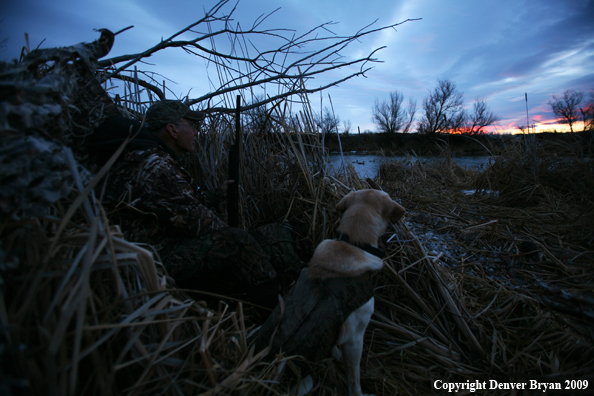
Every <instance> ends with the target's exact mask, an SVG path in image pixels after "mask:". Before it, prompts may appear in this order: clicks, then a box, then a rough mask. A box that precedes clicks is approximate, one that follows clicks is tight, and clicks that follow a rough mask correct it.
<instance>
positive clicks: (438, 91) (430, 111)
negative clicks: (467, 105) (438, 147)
mask: <svg viewBox="0 0 594 396" xmlns="http://www.w3.org/2000/svg"><path fill="white" fill-rule="evenodd" d="M463 106H464V98H463V95H462V93H461V92H458V90H457V89H456V84H454V83H453V82H451V81H449V80H438V82H437V87H435V89H434V90H433V92H430V93H429V96H427V97H426V98H425V99H424V100H423V112H424V113H423V117H422V118H421V121H420V122H419V126H418V131H419V132H420V133H426V134H433V133H444V132H451V131H457V130H460V129H461V128H462V126H463V125H464V120H465V118H466V114H465V111H464V108H463Z"/></svg>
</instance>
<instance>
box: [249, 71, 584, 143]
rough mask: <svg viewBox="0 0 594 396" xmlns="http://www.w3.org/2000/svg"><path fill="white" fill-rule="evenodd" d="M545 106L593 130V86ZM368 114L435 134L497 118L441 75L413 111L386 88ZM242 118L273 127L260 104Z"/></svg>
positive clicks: (330, 121) (327, 124)
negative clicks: (469, 101)
mask: <svg viewBox="0 0 594 396" xmlns="http://www.w3.org/2000/svg"><path fill="white" fill-rule="evenodd" d="M261 101H262V99H261V98H257V99H256V100H255V102H256V103H258V102H261ZM548 104H549V106H550V107H551V109H552V111H553V113H554V114H555V115H556V116H557V121H558V122H560V123H563V124H568V125H569V128H570V131H571V132H574V128H575V125H576V123H579V122H583V130H584V131H588V130H594V89H593V90H592V91H591V92H590V93H589V96H586V95H585V94H584V93H583V92H581V91H579V90H575V89H568V90H566V91H564V92H563V94H562V95H559V96H558V95H552V99H551V100H549V101H548ZM371 113H372V118H371V120H372V121H373V123H374V124H375V125H376V127H377V131H378V132H383V133H388V134H392V133H409V132H415V131H416V132H418V133H421V134H427V135H429V134H438V133H464V134H470V135H478V134H482V133H485V131H486V128H487V127H489V126H492V125H495V124H496V123H497V122H498V121H499V120H500V119H501V118H500V117H499V116H498V115H497V114H495V113H494V112H493V111H492V110H491V109H490V108H489V106H488V105H487V103H486V102H485V100H484V99H483V98H476V99H475V100H474V102H473V104H472V107H471V108H470V109H466V108H465V107H464V95H463V94H462V92H460V91H459V90H458V89H457V87H456V84H455V83H453V82H452V81H450V80H447V79H446V80H438V82H437V86H436V87H435V88H434V89H433V90H432V91H430V92H429V93H428V95H427V97H425V98H424V99H423V102H422V108H421V110H420V111H418V109H417V102H416V101H415V100H413V99H409V100H408V101H407V102H406V103H405V100H404V95H403V94H402V93H401V92H398V91H392V92H390V94H389V96H388V98H387V99H384V100H378V99H376V100H375V102H374V104H373V106H372V109H371ZM417 113H419V114H418V115H419V117H417ZM313 116H314V120H313V123H314V124H315V127H317V131H318V132H321V133H323V134H324V135H330V134H333V133H335V134H336V133H339V132H341V133H346V134H348V133H350V132H351V129H352V125H351V122H350V121H349V120H342V121H341V119H340V117H339V116H338V115H336V114H335V113H334V110H333V109H332V107H324V108H323V109H322V110H321V111H320V112H319V113H314V114H313ZM248 118H249V119H250V120H251V123H252V125H258V127H257V128H255V129H257V130H261V131H264V130H266V131H272V130H273V129H274V128H273V120H272V118H273V117H270V113H269V112H268V111H266V108H265V107H257V108H254V109H252V110H251V111H249V113H248ZM288 121H289V122H288V123H285V124H288V126H289V127H290V129H292V130H295V131H297V130H303V129H301V125H300V122H299V120H298V119H296V118H295V119H294V117H292V116H290V117H289V120H288ZM265 124H266V125H265ZM264 125H265V126H264ZM285 126H287V125H285ZM520 128H522V127H520Z"/></svg>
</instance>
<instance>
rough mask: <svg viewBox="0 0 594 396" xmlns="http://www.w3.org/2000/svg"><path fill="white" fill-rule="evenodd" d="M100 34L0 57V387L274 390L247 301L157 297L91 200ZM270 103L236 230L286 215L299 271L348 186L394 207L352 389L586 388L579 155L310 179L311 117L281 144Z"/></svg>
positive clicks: (396, 166)
mask: <svg viewBox="0 0 594 396" xmlns="http://www.w3.org/2000/svg"><path fill="white" fill-rule="evenodd" d="M103 33H104V34H106V36H105V37H104V36H102V39H100V40H99V41H98V42H96V43H93V44H90V45H79V46H75V47H69V48H67V49H61V50H62V51H70V52H67V54H68V56H66V57H65V56H64V53H61V54H59V56H54V55H55V54H51V53H31V54H30V56H29V57H28V58H26V59H25V61H24V62H21V63H19V64H15V65H8V64H3V65H2V69H1V71H2V74H1V76H0V78H1V81H2V89H3V92H4V93H5V94H4V95H3V99H2V109H3V112H2V113H1V116H2V119H0V125H1V133H2V143H1V146H0V155H1V158H2V164H3V166H2V170H1V172H2V174H1V177H2V187H1V188H0V205H1V210H2V212H1V213H2V218H1V228H0V242H1V245H0V259H1V264H0V276H1V283H0V292H1V293H0V320H1V323H2V327H1V332H0V368H1V370H2V371H1V373H0V378H1V382H2V383H1V384H0V389H1V390H2V392H3V393H7V394H11V393H12V394H40V395H41V394H55V395H78V394H85V395H116V394H117V395H144V394H166V395H190V394H201V395H217V394H221V395H223V394H224V395H281V394H286V393H287V389H288V386H289V385H290V380H289V379H288V378H289V376H287V375H286V374H287V372H290V371H294V370H295V371H296V368H295V366H294V365H293V362H294V360H295V359H299V358H298V357H285V356H278V357H277V359H276V360H275V361H274V362H272V363H263V362H261V361H260V357H261V354H260V355H257V354H255V353H254V351H253V349H252V348H251V345H249V343H248V342H247V341H246V339H247V335H248V334H249V332H250V331H251V330H253V329H254V328H255V327H256V326H257V325H259V323H257V322H256V320H255V318H256V316H255V315H252V314H251V312H253V311H252V310H253V308H252V307H250V306H249V305H247V304H243V303H241V302H239V303H236V302H231V301H230V300H228V299H224V300H223V301H222V302H220V303H218V305H215V306H212V305H211V306H208V305H207V304H206V303H204V302H202V301H201V295H200V294H198V293H195V292H193V291H191V290H180V289H178V288H176V287H175V283H174V281H173V280H172V279H171V278H170V277H169V276H168V274H167V273H166V271H165V269H164V267H163V265H162V263H161V261H160V258H159V256H158V254H157V253H156V252H155V251H154V249H153V248H152V247H151V246H147V245H141V244H138V243H135V242H134V241H128V240H126V239H125V238H124V237H123V233H122V230H120V228H119V226H118V224H113V223H112V221H111V219H110V217H109V215H108V214H106V212H105V210H104V208H103V206H102V205H101V200H100V194H99V193H98V192H100V191H101V185H102V183H103V182H104V177H105V175H106V174H107V172H108V170H109V167H110V166H111V164H112V163H113V161H114V160H115V157H114V158H112V160H110V161H109V162H108V163H107V164H106V165H105V166H104V167H103V168H101V169H93V173H94V174H91V173H90V172H89V171H87V170H86V169H85V167H83V166H82V165H81V163H83V164H86V162H85V161H86V159H85V157H84V155H83V153H82V151H81V150H80V147H82V146H83V145H82V142H84V136H85V135H86V134H88V133H90V132H91V131H92V130H93V128H94V127H95V126H96V125H97V124H98V123H99V122H100V121H101V120H102V119H103V118H104V117H105V116H106V114H109V113H111V112H113V111H114V108H115V105H113V103H111V101H110V100H109V99H108V98H107V99H106V96H105V95H104V94H103V93H102V90H100V89H97V84H95V82H96V81H97V80H95V79H94V73H95V70H94V66H93V65H94V63H93V59H94V58H97V57H100V56H101V54H102V53H103V48H104V46H111V44H110V40H109V35H107V33H105V32H103ZM112 42H113V40H111V43H112ZM56 59H62V60H64V61H63V62H57V61H56ZM81 87H85V88H84V89H82V88H81ZM93 87H94V88H93ZM99 88H101V87H100V86H99ZM131 97H133V96H131ZM302 100H303V102H307V98H302ZM283 103H285V102H281V103H280V104H278V105H277V106H275V109H276V110H275V113H274V114H273V115H272V116H271V118H272V119H273V120H274V122H275V124H276V125H278V126H279V130H278V131H275V132H273V133H258V132H257V131H252V132H251V133H248V134H247V135H246V138H245V145H244V149H243V150H244V156H243V163H242V177H241V186H242V193H241V200H242V202H241V205H240V207H241V208H242V212H241V213H240V219H241V226H242V227H244V228H253V227H257V226H258V225H259V224H265V223H270V222H283V221H284V222H287V223H288V224H290V225H291V227H292V229H293V231H294V234H295V237H296V239H297V240H298V242H299V246H300V254H301V256H302V259H303V260H304V261H306V260H307V258H308V257H309V256H310V255H311V253H312V252H313V248H314V247H315V245H317V243H319V242H320V241H321V240H322V239H324V238H327V237H330V236H331V235H332V233H333V231H334V229H335V227H336V225H337V221H338V219H337V217H336V214H335V212H334V207H335V205H336V204H337V203H338V202H339V200H340V199H341V198H342V197H343V196H344V195H345V194H347V193H348V192H349V191H351V190H353V189H361V188H369V187H370V185H373V186H374V187H376V188H377V187H381V188H383V189H384V190H386V191H388V192H389V193H390V194H391V195H392V197H394V198H396V199H398V200H400V201H401V202H402V204H403V206H405V207H406V208H407V209H408V210H409V212H410V216H409V220H407V221H406V222H403V223H400V224H398V225H395V226H394V227H393V229H391V230H390V232H389V233H388V234H387V235H386V236H385V238H384V241H383V244H384V248H385V250H386V252H387V259H386V261H385V263H386V265H385V268H384V270H382V271H381V272H380V273H379V274H377V275H376V276H375V281H376V314H375V315H374V317H373V318H372V322H371V324H370V326H369V328H368V331H367V333H366V339H365V351H364V356H363V361H362V377H363V378H362V384H363V388H364V389H365V391H366V392H368V393H371V392H373V393H375V394H377V395H394V394H397V393H398V394H404V395H419V394H436V393H447V390H444V389H435V388H434V383H435V381H436V380H439V381H442V383H446V382H466V381H467V380H468V381H471V382H473V381H477V380H478V381H487V382H488V381H489V380H497V381H501V382H512V381H517V382H522V381H527V380H528V379H532V378H538V379H539V380H540V381H541V382H545V381H546V382H561V383H563V384H565V383H564V381H565V380H566V379H567V380H571V379H574V380H580V379H586V378H591V376H592V375H593V374H594V369H593V364H592V363H593V359H594V346H593V342H592V336H593V334H592V326H591V324H592V321H593V319H594V312H593V311H592V306H593V302H594V300H593V297H592V290H593V286H592V282H593V277H594V268H593V266H592V262H593V258H594V257H593V254H592V251H591V249H592V238H593V237H594V234H593V229H592V226H591V224H592V220H594V219H592V217H593V212H592V210H591V209H589V208H591V207H592V205H591V201H590V200H591V197H592V196H593V194H592V193H593V192H594V191H592V190H593V184H592V182H591V180H592V167H591V163H590V162H588V161H586V160H585V159H575V160H572V161H574V162H571V163H570V166H571V171H570V169H568V168H565V165H564V164H565V162H554V161H553V162H551V161H549V162H547V161H546V160H544V159H543V160H540V162H538V168H535V167H534V168H530V169H527V168H526V167H525V166H524V167H520V166H519V165H521V164H523V162H522V161H524V158H525V156H526V155H525V154H523V153H522V152H514V153H511V154H509V155H508V156H506V157H500V158H499V159H497V160H496V162H495V163H494V164H493V165H492V166H491V167H490V168H488V169H487V170H486V171H484V172H482V173H477V172H474V171H468V170H466V169H463V168H460V167H457V166H456V165H455V164H454V163H453V162H450V161H447V160H446V161H443V162H440V163H439V165H434V166H429V165H426V164H423V163H421V162H413V161H411V162H410V163H406V164H405V163H390V164H384V165H383V166H382V168H381V171H380V176H379V177H378V179H377V180H375V181H368V182H365V181H362V180H360V179H359V178H358V177H357V175H356V173H355V172H354V170H353V169H352V168H346V169H342V170H334V171H332V170H330V169H328V167H327V162H326V158H325V157H324V152H323V150H322V144H321V142H320V138H319V135H318V134H315V133H312V132H314V131H313V130H312V129H311V128H308V127H306V126H307V125H313V124H314V123H313V122H312V115H311V114H309V113H307V112H305V113H303V114H301V115H300V117H301V122H300V124H299V125H301V129H300V130H299V131H298V132H299V133H289V132H287V131H289V130H290V129H291V128H289V127H288V126H287V125H286V121H285V120H287V119H289V117H288V114H287V110H286V107H284V110H282V111H281V110H279V109H283ZM285 105H286V103H285ZM119 110H121V109H115V111H119ZM126 110H127V111H128V112H130V111H131V109H130V108H127V109H126ZM228 124H229V123H228V120H227V122H225V120H224V118H220V119H219V118H216V117H214V116H213V117H211V118H210V120H209V122H208V124H207V126H206V127H205V128H206V129H205V132H206V133H204V134H202V135H201V136H200V144H199V145H198V146H199V147H198V148H197V152H196V155H194V156H192V158H189V159H187V161H188V163H187V168H188V169H189V170H190V171H191V172H193V173H194V175H195V176H196V178H197V179H198V180H201V181H203V183H204V184H205V185H204V187H206V188H208V187H212V186H216V185H219V184H220V182H221V181H222V180H225V179H226V172H225V170H226V169H227V161H228V158H227V153H228V147H229V144H230V136H231V134H232V131H231V130H229V128H228V127H226V126H225V125H228ZM116 155H117V154H116ZM538 158H543V157H542V156H540V157H538ZM576 164H577V165H579V167H576ZM545 172H550V173H545ZM564 172H571V173H570V174H569V176H570V177H568V178H567V177H566V178H565V179H564V180H563V182H564V183H565V184H563V185H561V186H559V185H558V184H554V183H561V182H562V181H561V180H559V178H558V177H557V180H555V181H553V180H549V181H548V183H549V184H546V183H544V182H543V180H544V178H545V176H546V175H550V177H553V176H555V175H557V176H558V175H561V174H564V175H568V173H564ZM339 175H340V176H339ZM535 176H536V177H535ZM568 180H574V182H573V183H569V184H568V183H567V181H568ZM517 186H521V188H517ZM584 189H588V190H586V191H585V190H584ZM468 190H474V193H473V194H472V195H466V194H467V191H468ZM465 191H466V192H465ZM495 192H498V193H495ZM577 197H579V199H577ZM271 203H273V204H271ZM573 221H575V222H577V223H576V224H577V226H576V227H570V226H569V225H570V222H573ZM285 292H286V290H285ZM310 364H312V365H314V366H315V368H316V370H315V373H316V374H315V378H314V381H315V384H316V389H315V394H319V395H336V394H344V392H345V387H344V385H345V384H346V380H345V378H344V373H343V370H342V367H341V365H340V364H337V363H336V362H335V361H333V360H332V359H330V358H329V359H327V360H325V361H322V362H317V363H314V362H310ZM592 385H593V386H594V384H592ZM488 393H489V391H487V392H483V394H488ZM491 393H492V394H497V395H502V394H506V392H505V391H501V390H493V391H491ZM508 393H510V394H511V393H513V392H508Z"/></svg>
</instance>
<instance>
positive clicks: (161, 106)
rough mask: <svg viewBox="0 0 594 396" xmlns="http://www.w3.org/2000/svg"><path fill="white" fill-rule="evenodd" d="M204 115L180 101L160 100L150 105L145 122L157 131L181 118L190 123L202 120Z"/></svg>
mask: <svg viewBox="0 0 594 396" xmlns="http://www.w3.org/2000/svg"><path fill="white" fill-rule="evenodd" d="M204 117H205V114H204V113H203V112H201V111H193V110H191V109H190V108H189V107H188V105H186V104H184V103H182V102H181V100H161V101H159V102H157V103H155V104H154V105H152V106H151V107H150V108H149V109H148V110H147V112H146V122H147V123H148V127H149V128H150V129H152V130H158V129H161V128H162V127H164V126H165V125H167V124H171V123H174V122H176V121H177V120H179V119H181V118H186V119H188V120H191V121H202V120H204Z"/></svg>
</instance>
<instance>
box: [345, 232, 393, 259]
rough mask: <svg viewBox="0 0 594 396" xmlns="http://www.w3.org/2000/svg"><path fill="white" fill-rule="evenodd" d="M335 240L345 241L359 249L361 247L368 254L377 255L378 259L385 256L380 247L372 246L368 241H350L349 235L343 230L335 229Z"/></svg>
mask: <svg viewBox="0 0 594 396" xmlns="http://www.w3.org/2000/svg"><path fill="white" fill-rule="evenodd" d="M335 238H336V240H338V241H343V242H346V243H349V244H351V245H353V246H356V247H358V248H359V249H363V250H365V251H366V252H367V253H369V254H373V255H374V256H376V257H379V258H380V259H382V260H383V259H384V257H386V252H384V251H383V250H382V249H380V248H376V247H374V246H371V245H370V244H368V243H356V242H351V240H350V238H349V235H348V234H345V233H344V232H341V231H336V235H335Z"/></svg>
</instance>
